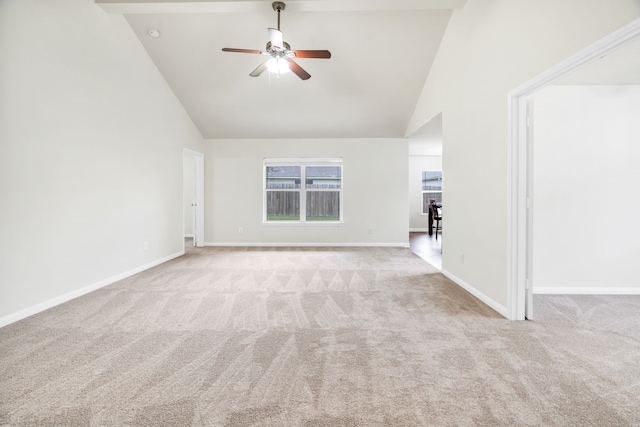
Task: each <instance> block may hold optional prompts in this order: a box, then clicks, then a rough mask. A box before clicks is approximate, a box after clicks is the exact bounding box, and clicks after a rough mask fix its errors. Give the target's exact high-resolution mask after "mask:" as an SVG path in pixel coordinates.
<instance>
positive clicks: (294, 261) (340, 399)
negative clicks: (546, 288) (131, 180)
mask: <svg viewBox="0 0 640 427" xmlns="http://www.w3.org/2000/svg"><path fill="white" fill-rule="evenodd" d="M535 305H536V309H537V314H538V318H539V320H536V321H533V322H510V321H507V320H505V319H503V318H501V317H500V316H499V315H497V314H496V313H494V312H493V311H492V310H490V309H488V308H487V307H485V306H484V305H483V304H481V303H480V302H478V301H477V300H476V299H475V298H473V297H471V296H470V295H469V294H467V293H466V292H465V291H463V290H462V289H460V288H459V287H457V286H456V285H455V284H453V283H451V282H450V281H449V280H448V279H446V278H445V277H444V276H442V275H441V274H439V273H438V272H437V271H436V270H435V269H434V268H433V267H431V266H430V265H429V264H427V263H426V262H424V261H423V260H422V259H420V258H418V257H417V256H416V255H414V254H412V253H411V252H410V251H409V250H408V249H401V248H308V249H292V248H279V249H275V248H274V249H257V248H236V249H233V248H205V249H194V250H192V251H190V252H189V253H188V254H187V255H185V256H184V257H181V258H179V259H176V260H174V261H171V262H168V263H166V264H163V265H161V266H159V267H157V268H154V269H152V270H149V271H146V272H144V273H141V274H138V275H136V276H134V277H131V278H129V279H126V280H123V281H121V282H118V283H116V284H114V285H111V286H108V287H106V288H103V289H101V290H98V291H96V292H93V293H91V294H89V295H86V296H84V297H81V298H78V299H76V300H74V301H71V302H69V303H67V304H63V305H61V306H58V307H56V308H53V309H51V310H48V311H46V312H43V313H41V314H39V315H36V316H33V317H31V318H28V319H25V320H23V321H21V322H18V323H15V324H12V325H9V326H7V327H5V328H2V329H0V426H191V425H193V426H421V425H424V426H638V425H640V299H639V298H638V297H573V298H569V297H561V296H558V297H544V298H537V300H536V302H535Z"/></svg>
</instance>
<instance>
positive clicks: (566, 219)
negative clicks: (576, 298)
mask: <svg viewBox="0 0 640 427" xmlns="http://www.w3.org/2000/svg"><path fill="white" fill-rule="evenodd" d="M533 117H534V143H533V147H534V197H533V203H534V216H533V218H534V235H533V244H534V246H533V254H534V260H533V284H534V291H535V292H568V293H596V292H600V293H611V292H621V291H623V290H622V289H621V288H627V289H626V291H627V292H631V293H639V292H640V281H639V280H638V277H639V276H640V267H639V266H638V259H640V243H638V242H639V241H638V238H637V236H636V234H637V233H636V231H637V229H638V218H640V199H639V198H638V194H640V193H639V192H638V184H639V183H640V168H639V167H638V165H640V144H639V143H638V142H639V141H640V121H639V120H638V118H639V117H640V86H551V87H547V88H545V89H543V90H541V91H539V92H538V93H536V94H535V98H534V115H533Z"/></svg>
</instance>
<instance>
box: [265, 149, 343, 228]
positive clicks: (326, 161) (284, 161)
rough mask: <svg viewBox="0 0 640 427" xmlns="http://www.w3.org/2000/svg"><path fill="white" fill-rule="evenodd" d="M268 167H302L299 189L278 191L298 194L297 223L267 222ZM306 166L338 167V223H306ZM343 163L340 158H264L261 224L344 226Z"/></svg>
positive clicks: (278, 225) (277, 225)
mask: <svg viewBox="0 0 640 427" xmlns="http://www.w3.org/2000/svg"><path fill="white" fill-rule="evenodd" d="M269 166H304V167H302V168H301V172H300V188H299V189H297V188H296V189H280V190H279V191H292V192H293V191H296V192H299V193H300V219H299V220H297V221H267V167H269ZM306 166H340V171H341V174H340V175H341V176H340V188H339V194H340V202H339V204H340V212H339V215H340V220H339V221H307V216H306V208H307V206H306V205H307V197H306V192H307V188H306ZM312 190H313V191H336V189H335V188H333V189H328V188H327V189H321V188H314V189H312ZM343 199H344V162H343V160H342V159H341V158H265V159H263V162H262V224H263V225H266V226H269V227H273V226H275V227H283V226H284V227H292V226H293V227H299V226H305V227H335V226H341V225H344V212H343V209H344V203H343Z"/></svg>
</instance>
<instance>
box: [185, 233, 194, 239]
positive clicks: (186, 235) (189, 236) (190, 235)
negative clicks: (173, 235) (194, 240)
mask: <svg viewBox="0 0 640 427" xmlns="http://www.w3.org/2000/svg"><path fill="white" fill-rule="evenodd" d="M191 237H193V234H185V235H184V238H185V239H188V238H191Z"/></svg>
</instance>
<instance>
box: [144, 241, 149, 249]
mask: <svg viewBox="0 0 640 427" xmlns="http://www.w3.org/2000/svg"><path fill="white" fill-rule="evenodd" d="M143 247H144V250H145V251H148V250H149V242H144V245H143Z"/></svg>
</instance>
